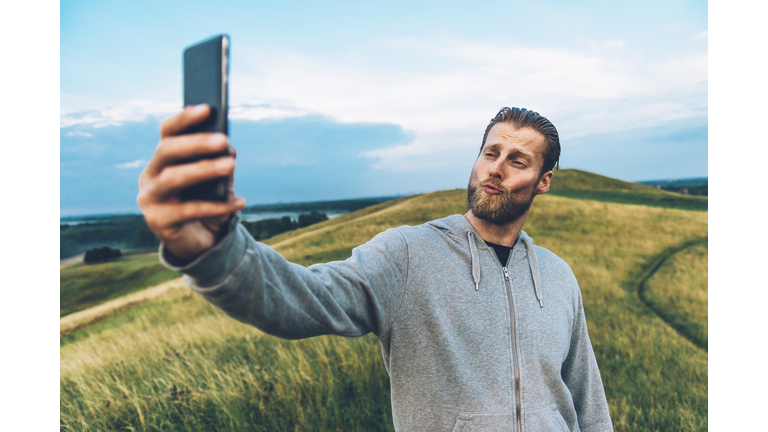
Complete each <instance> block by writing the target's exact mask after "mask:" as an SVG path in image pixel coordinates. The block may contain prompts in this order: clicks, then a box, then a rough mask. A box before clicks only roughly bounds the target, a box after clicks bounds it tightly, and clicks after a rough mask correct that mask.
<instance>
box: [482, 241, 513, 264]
mask: <svg viewBox="0 0 768 432" xmlns="http://www.w3.org/2000/svg"><path fill="white" fill-rule="evenodd" d="M485 244H487V245H488V246H490V247H492V248H493V251H494V252H496V256H497V257H498V258H499V262H500V263H501V265H502V267H506V266H507V260H508V259H509V253H510V252H512V246H502V245H497V244H496V243H491V242H489V241H487V242H485Z"/></svg>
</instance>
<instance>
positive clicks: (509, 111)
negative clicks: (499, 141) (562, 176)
mask: <svg viewBox="0 0 768 432" xmlns="http://www.w3.org/2000/svg"><path fill="white" fill-rule="evenodd" d="M496 123H509V124H510V125H512V126H513V127H514V128H515V129H522V128H526V127H529V128H531V129H533V130H535V131H536V132H538V133H540V134H542V135H544V165H542V167H541V172H540V173H539V175H541V174H544V173H545V172H547V171H551V170H552V169H553V168H554V167H555V166H557V167H558V168H559V167H560V136H559V135H558V134H557V129H555V125H553V124H552V122H550V121H549V120H547V118H546V117H544V116H543V115H541V114H539V113H537V112H536V111H531V110H529V109H525V108H514V107H513V108H509V107H504V108H502V109H501V110H499V113H498V114H496V117H494V118H492V119H491V122H490V123H489V124H488V127H487V128H485V134H484V135H483V143H482V144H481V145H480V152H481V153H482V151H483V147H485V140H486V139H487V138H488V132H490V131H491V128H492V127H493V125H495V124H496Z"/></svg>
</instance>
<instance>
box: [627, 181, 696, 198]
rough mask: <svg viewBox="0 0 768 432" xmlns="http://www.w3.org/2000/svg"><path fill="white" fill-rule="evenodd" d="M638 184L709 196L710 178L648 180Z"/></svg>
mask: <svg viewBox="0 0 768 432" xmlns="http://www.w3.org/2000/svg"><path fill="white" fill-rule="evenodd" d="M638 183H641V184H645V185H649V186H654V187H656V188H658V189H663V190H666V191H670V192H677V193H683V194H688V195H699V196H708V195H709V179H708V177H696V178H683V179H674V180H648V181H641V182H638Z"/></svg>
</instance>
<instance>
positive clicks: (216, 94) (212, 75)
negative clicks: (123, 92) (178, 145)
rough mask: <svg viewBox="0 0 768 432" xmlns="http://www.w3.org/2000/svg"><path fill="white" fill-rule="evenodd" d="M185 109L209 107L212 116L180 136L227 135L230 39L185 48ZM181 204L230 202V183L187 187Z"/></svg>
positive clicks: (219, 38)
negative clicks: (185, 202) (183, 202)
mask: <svg viewBox="0 0 768 432" xmlns="http://www.w3.org/2000/svg"><path fill="white" fill-rule="evenodd" d="M182 61H183V69H184V106H185V107H186V106H187V105H197V104H202V103H205V104H208V105H210V107H211V115H210V116H209V117H208V118H207V119H206V120H205V121H203V122H202V123H198V124H196V125H194V126H192V127H190V128H188V129H186V130H184V132H183V133H185V134H189V133H196V132H221V133H223V134H226V135H227V136H228V135H229V120H228V117H227V114H228V108H229V107H228V105H229V103H228V100H229V83H228V81H229V80H228V78H229V36H228V35H226V34H222V35H219V36H214V37H212V38H210V39H206V40H204V41H202V42H199V43H196V44H194V45H191V46H189V47H187V48H185V49H184V53H183V60H182ZM228 154H229V150H225V151H223V152H220V153H215V154H210V155H206V156H204V157H196V158H191V159H187V160H184V161H181V163H190V162H195V161H198V160H201V159H213V158H217V157H221V156H226V155H228ZM179 196H180V198H181V200H182V201H191V200H206V201H222V202H225V201H227V200H228V199H229V184H228V179H227V178H226V177H222V178H217V179H213V180H208V181H205V182H202V183H198V184H195V185H193V186H190V187H189V188H187V189H184V190H182V191H181V193H180V194H179Z"/></svg>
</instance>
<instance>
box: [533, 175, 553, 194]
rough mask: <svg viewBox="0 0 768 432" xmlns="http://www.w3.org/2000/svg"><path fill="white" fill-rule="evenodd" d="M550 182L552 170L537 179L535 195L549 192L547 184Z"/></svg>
mask: <svg viewBox="0 0 768 432" xmlns="http://www.w3.org/2000/svg"><path fill="white" fill-rule="evenodd" d="M551 181H552V170H549V171H547V172H546V173H544V175H542V176H541V178H539V185H538V186H536V194H537V195H541V194H543V193H545V192H547V191H548V190H549V182H551Z"/></svg>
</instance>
